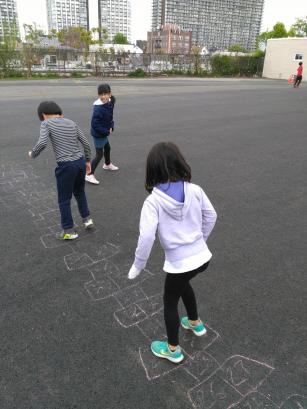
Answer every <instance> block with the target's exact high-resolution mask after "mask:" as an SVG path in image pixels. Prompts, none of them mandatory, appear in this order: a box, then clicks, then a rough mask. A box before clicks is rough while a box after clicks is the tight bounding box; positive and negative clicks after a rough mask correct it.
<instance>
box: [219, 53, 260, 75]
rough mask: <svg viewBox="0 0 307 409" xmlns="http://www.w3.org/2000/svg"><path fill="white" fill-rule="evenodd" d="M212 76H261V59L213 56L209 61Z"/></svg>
mask: <svg viewBox="0 0 307 409" xmlns="http://www.w3.org/2000/svg"><path fill="white" fill-rule="evenodd" d="M211 65H212V74H213V75H217V76H226V77H227V76H228V77H234V76H246V77H253V76H256V75H259V76H260V75H261V73H262V68H263V58H262V57H258V56H246V57H231V56H228V55H215V56H213V57H212V60H211Z"/></svg>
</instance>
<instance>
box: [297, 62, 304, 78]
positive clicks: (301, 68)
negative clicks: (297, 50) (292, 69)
mask: <svg viewBox="0 0 307 409" xmlns="http://www.w3.org/2000/svg"><path fill="white" fill-rule="evenodd" d="M297 75H298V76H299V77H301V76H302V75H303V66H302V65H300V66H299V67H298V69H297Z"/></svg>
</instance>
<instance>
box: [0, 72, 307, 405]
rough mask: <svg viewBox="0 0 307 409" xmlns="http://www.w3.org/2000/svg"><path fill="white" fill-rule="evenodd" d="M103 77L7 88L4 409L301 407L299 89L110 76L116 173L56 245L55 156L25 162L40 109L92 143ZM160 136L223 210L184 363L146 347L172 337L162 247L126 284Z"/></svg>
mask: <svg viewBox="0 0 307 409" xmlns="http://www.w3.org/2000/svg"><path fill="white" fill-rule="evenodd" d="M108 81H109V80H108ZM99 82H101V80H99V79H90V80H86V79H84V80H49V81H1V82H0V158H1V174H0V215H1V235H0V248H1V266H0V269H1V272H0V277H1V284H0V303H1V309H0V330H1V344H0V345H1V346H0V351H1V365H0V374H1V377H0V408H1V409H13V408H14V409H115V408H116V409H132V408H135V409H138V408H140V409H188V408H193V407H194V408H204V409H207V408H208V409H209V408H213V409H226V408H230V407H235V408H239V409H243V408H248V409H256V408H257V409H259V408H266V409H275V408H282V409H302V408H303V409H306V408H307V310H306V300H307V289H306V244H307V206H306V201H307V161H306V151H307V136H306V129H307V116H306V106H307V88H306V85H305V84H304V83H303V84H302V87H301V88H300V89H293V88H291V87H289V85H288V84H287V83H286V82H285V81H272V80H247V79H246V80H232V79H184V78H173V79H171V78H163V79H144V80H127V79H121V80H115V79H112V80H110V81H109V83H110V84H111V87H112V90H113V93H114V95H115V96H116V97H117V104H116V109H115V132H114V134H112V136H111V138H110V142H111V147H112V151H111V158H112V161H113V162H114V163H115V164H116V165H118V166H119V167H120V170H119V171H118V172H107V171H104V170H103V169H102V167H101V166H100V168H99V169H98V170H97V172H96V176H97V178H98V179H99V180H100V181H101V184H100V185H99V186H92V185H87V187H86V192H87V196H88V202H89V206H90V210H91V213H92V216H93V218H94V220H95V225H96V228H95V231H93V232H90V233H86V232H84V230H83V229H82V226H80V218H79V216H78V215H77V211H76V206H75V205H74V214H75V222H76V224H77V225H79V227H78V231H79V233H80V238H79V239H78V240H76V241H75V242H73V243H66V242H65V243H62V242H58V241H56V240H55V239H54V233H55V232H56V231H58V230H59V228H60V227H59V224H58V223H59V213H58V209H57V201H56V190H55V178H54V167H55V161H54V156H53V152H52V149H51V146H50V145H49V146H48V148H47V149H46V150H45V151H44V152H43V153H42V154H41V155H40V157H39V158H37V159H36V160H34V161H31V160H29V159H28V157H27V152H28V150H29V149H31V147H32V146H33V145H34V143H35V142H36V140H37V138H38V135H39V121H38V118H37V115H36V108H37V106H38V104H39V102H40V101H41V100H45V99H48V100H50V99H53V100H55V101H56V102H57V103H58V104H59V105H60V106H61V107H62V109H63V111H64V115H65V116H67V117H68V118H70V119H72V120H74V121H76V122H77V123H78V124H79V125H80V127H81V128H82V129H83V130H84V131H85V133H86V135H87V136H88V137H89V138H90V135H89V123H90V117H91V110H92V102H93V100H95V99H96V87H97V85H98V84H99ZM159 141H173V142H175V143H176V144H178V146H179V147H180V149H181V150H182V152H183V154H184V155H185V157H186V159H187V161H188V163H189V164H190V165H191V167H192V181H193V182H194V183H197V184H200V185H201V186H202V187H203V188H204V190H205V191H206V193H207V195H208V196H209V198H210V199H211V201H212V203H213V204H214V206H215V208H216V211H217V213H218V221H217V224H216V227H215V229H214V231H213V232H212V235H211V236H210V238H209V241H208V244H209V247H210V249H211V251H212V253H213V255H214V256H213V259H212V262H211V264H210V267H209V269H208V270H207V271H206V272H205V273H203V274H202V275H199V276H198V277H197V278H195V280H194V284H193V285H194V288H195V291H196V293H197V298H198V304H199V312H200V316H201V318H202V319H203V320H204V321H205V322H206V323H207V326H208V333H207V335H206V336H204V337H201V338H197V339H195V337H193V334H190V333H186V332H184V331H183V330H181V331H180V343H181V345H182V347H183V349H184V353H185V356H186V358H185V360H184V361H183V363H182V364H180V365H174V364H171V363H170V362H166V361H162V360H158V358H155V357H153V356H152V354H151V352H150V350H149V345H150V342H151V340H154V339H161V337H164V336H165V329H164V323H163V315H162V305H163V304H162V292H163V280H164V273H163V271H162V263H163V254H162V251H161V249H160V247H159V245H158V244H157V245H155V246H154V248H153V251H152V255H151V258H150V261H149V263H148V266H147V270H146V271H144V272H143V273H142V274H141V276H140V277H139V278H138V279H137V280H136V281H132V282H131V281H128V280H127V278H126V275H127V272H128V270H129V267H130V265H131V263H132V262H133V257H134V250H135V246H136V241H137V236H138V221H139V215H140V210H141V206H142V203H143V200H144V199H145V197H146V192H145V190H144V187H143V186H144V173H145V172H144V167H145V160H146V155H147V153H148V151H149V149H150V148H151V146H152V145H153V144H155V143H156V142H159ZM91 143H92V142H91ZM180 310H181V312H183V307H182V305H180Z"/></svg>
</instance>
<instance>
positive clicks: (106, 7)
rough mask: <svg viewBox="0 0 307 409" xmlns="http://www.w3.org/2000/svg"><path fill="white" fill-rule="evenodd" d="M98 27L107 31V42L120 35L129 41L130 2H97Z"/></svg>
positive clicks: (120, 0)
mask: <svg viewBox="0 0 307 409" xmlns="http://www.w3.org/2000/svg"><path fill="white" fill-rule="evenodd" d="M98 19H99V27H100V28H106V29H107V35H108V41H110V42H112V40H113V38H114V36H115V34H117V33H122V34H124V36H126V37H127V39H128V41H129V42H130V41H131V3H130V0H98Z"/></svg>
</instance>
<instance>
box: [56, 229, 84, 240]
mask: <svg viewBox="0 0 307 409" xmlns="http://www.w3.org/2000/svg"><path fill="white" fill-rule="evenodd" d="M78 237H79V236H78V233H77V232H72V233H65V231H62V232H61V233H58V234H57V235H56V238H57V239H59V240H75V239H77V238H78Z"/></svg>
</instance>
